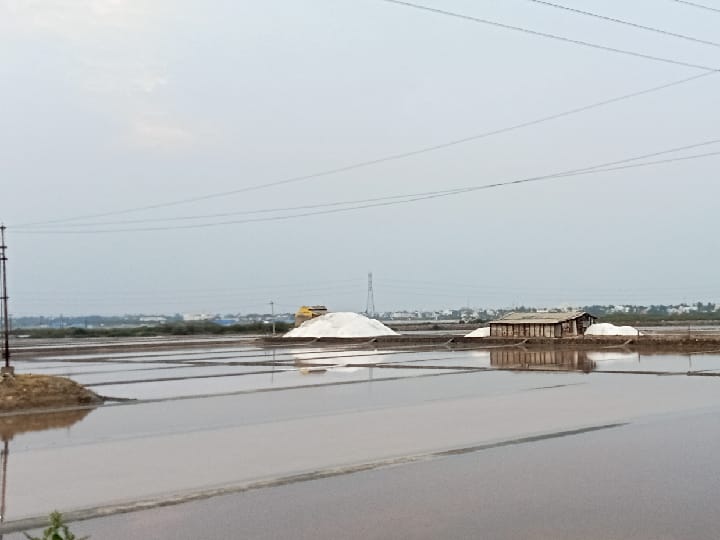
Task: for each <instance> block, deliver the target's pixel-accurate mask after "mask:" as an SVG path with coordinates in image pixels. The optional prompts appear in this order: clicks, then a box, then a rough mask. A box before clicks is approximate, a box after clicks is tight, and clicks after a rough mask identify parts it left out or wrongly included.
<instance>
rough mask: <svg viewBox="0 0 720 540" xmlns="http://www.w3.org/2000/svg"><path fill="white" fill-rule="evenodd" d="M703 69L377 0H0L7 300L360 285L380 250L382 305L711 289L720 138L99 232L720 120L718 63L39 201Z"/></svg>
mask: <svg viewBox="0 0 720 540" xmlns="http://www.w3.org/2000/svg"><path fill="white" fill-rule="evenodd" d="M419 1H420V3H424V5H427V6H433V7H437V8H442V9H445V10H451V11H455V12H459V13H463V14H467V15H471V16H474V17H478V18H483V19H488V20H492V21H497V22H502V23H505V24H509V25H514V26H520V27H525V28H529V29H533V30H536V31H541V32H547V33H553V34H557V35H561V36H565V37H568V38H572V39H579V40H584V41H588V42H593V43H597V44H602V45H605V46H609V47H613V48H617V49H627V50H631V51H635V52H639V53H642V54H646V55H652V56H657V57H663V58H667V59H672V60H677V61H680V62H685V63H689V64H695V65H700V66H706V67H710V68H720V47H717V46H712V45H707V44H700V43H694V42H691V41H688V40H682V39H679V38H674V37H669V36H663V35H659V34H653V33H650V32H646V31H642V30H639V29H633V28H630V27H624V26H620V25H617V24H613V23H610V22H607V21H601V20H597V19H593V18H589V17H584V16H581V15H578V14H573V13H569V12H565V11H561V10H557V9H552V8H550V7H547V6H543V5H538V4H537V3H533V2H530V1H528V0H502V1H500V0H494V1H493V0H419ZM558 2H561V3H564V5H567V6H572V7H574V8H577V9H583V10H587V11H591V12H595V13H600V14H603V15H607V16H612V17H616V18H620V19H623V20H628V21H633V22H636V23H639V24H643V25H646V26H653V27H657V28H661V29H664V30H668V31H672V32H675V33H680V34H685V35H688V36H692V37H694V38H698V39H704V40H710V41H712V40H716V41H720V34H719V33H718V31H717V29H718V28H720V12H713V11H709V10H701V9H699V8H694V7H691V6H688V5H684V4H681V3H679V2H674V1H672V0H636V1H633V2H627V1H625V0H608V1H603V2H600V1H597V0H594V1H593V0H558ZM704 3H705V4H706V5H709V6H715V7H717V8H720V1H719V0H704ZM702 73H704V71H703V70H702V69H700V68H691V67H683V66H679V65H674V64H672V63H666V62H659V61H654V60H650V59H644V58H638V57H631V56H628V55H622V54H618V53H613V52H609V51H601V50H596V49H592V48H588V47H583V46H580V45H577V44H571V43H566V42H560V41H553V40H550V39H547V38H543V37H539V36H536V35H530V34H524V33H520V32H514V31H511V30H508V29H503V28H499V27H493V26H488V25H484V24H477V23H474V22H471V21H468V20H462V19H458V18H452V17H448V16H444V15H441V14H438V13H430V12H425V11H420V10H416V9H412V8H410V7H407V6H401V5H397V4H392V3H388V2H384V1H381V0H300V1H299V0H267V1H263V2H249V1H244V0H233V1H220V0H206V1H202V2H200V1H197V0H196V1H186V0H172V1H171V0H154V1H147V0H0V81H2V84H0V118H2V121H1V122H0V168H1V170H0V188H1V189H0V219H2V220H3V221H4V222H5V223H6V225H8V227H9V229H8V238H7V241H8V245H9V251H8V255H9V272H8V276H9V285H10V296H11V303H10V311H11V313H12V314H15V315H27V314H60V313H64V314H80V313H85V314H88V313H100V314H122V313H138V312H145V313H150V312H156V313H174V312H199V311H205V312H222V313H227V312H257V311H264V312H267V311H269V306H268V302H270V301H271V300H273V301H275V302H276V304H277V309H278V310H280V311H294V310H295V309H296V308H297V306H299V305H301V304H303V303H324V304H327V305H328V307H329V308H330V309H332V310H364V309H365V297H366V285H367V272H369V271H372V272H373V273H374V285H375V303H376V307H377V309H378V310H390V309H401V308H405V309H431V308H443V307H448V306H461V305H467V304H469V305H471V306H473V307H493V306H508V307H509V306H513V305H519V304H525V305H528V304H531V305H537V306H555V305H574V304H586V303H595V302H597V303H671V302H682V301H686V302H693V301H697V300H701V301H720V285H719V281H718V268H719V267H720V250H719V249H718V247H719V246H718V240H717V238H718V231H719V230H720V227H719V225H720V217H719V216H720V211H719V208H718V206H719V205H718V201H719V200H720V185H719V183H718V168H719V166H720V157H718V156H712V157H706V158H703V159H696V160H688V161H679V162H675V163H666V164H663V165H656V166H652V167H644V168H636V169H626V170H619V171H612V172H602V173H598V174H591V175H583V176H577V177H567V178H563V179H559V180H554V181H548V182H537V183H530V184H525V185H514V186H507V187H500V188H497V189H491V190H482V191H475V192H467V193H463V194H460V195H454V196H448V197H444V198H435V199H429V200H421V201H416V202H412V203H408V204H399V205H394V206H390V205H387V206H376V207H370V208H364V209H356V210H352V211H348V212H337V213H325V214H319V215H312V216H305V217H301V218H295V219H283V220H275V221H254V222H246V223H236V224H230V225H222V226H210V227H200V228H174V229H170V230H163V231H130V232H128V231H124V232H123V231H120V232H101V233H98V232H96V231H102V230H108V229H109V230H113V231H116V230H117V229H128V228H152V227H158V226H160V227H166V226H172V227H177V226H180V225H182V226H185V225H190V224H195V225H198V224H208V223H214V222H218V221H233V220H234V221H238V220H247V219H248V218H258V217H271V216H282V215H287V214H289V213H290V214H291V213H299V212H298V211H291V212H288V211H283V212H276V213H260V214H244V215H243V214H237V215H233V216H226V217H222V218H202V219H196V220H173V221H167V222H158V221H150V222H143V223H132V224H130V223H128V224H124V223H118V222H123V221H134V220H157V219H160V218H184V217H188V216H203V215H214V214H225V213H239V212H247V211H255V210H266V209H273V208H284V207H293V206H305V205H317V204H324V203H333V202H336V201H347V200H360V199H369V198H379V197H387V196H392V195H403V194H411V193H419V192H429V191H439V190H447V189H452V188H456V187H464V186H479V185H484V184H492V183H497V182H507V181H512V180H517V179H522V178H526V177H534V176H540V175H546V174H552V173H557V172H561V171H566V170H571V169H579V168H585V167H589V166H594V165H598V164H602V163H605V162H612V161H618V160H623V159H626V158H631V157H634V156H639V155H643V154H649V153H654V152H660V151H663V150H667V149H670V148H675V147H680V146H685V145H692V144H695V143H700V142H704V141H708V140H711V139H720V107H719V106H718V104H719V103H718V96H720V74H718V75H715V74H711V75H709V76H706V77H702V78H699V79H697V80H694V81H691V82H687V83H684V84H679V85H677V86H674V87H671V88H668V89H665V90H662V91H658V92H654V93H650V94H646V95H643V96H639V97H636V98H633V99H627V100H624V101H621V102H617V103H614V104H610V105H607V106H604V107H599V108H595V109H592V110H589V111H586V112H581V113H578V114H573V115H569V116H566V117H563V118H560V119H557V120H553V121H548V122H543V123H539V124H537V125H533V126H530V127H526V128H522V129H516V130H512V131H508V132H505V133H502V134H498V135H494V136H488V137H485V138H482V139H477V140H472V141H469V142H466V143H463V144H457V145H454V146H451V147H448V148H445V149H441V150H437V151H433V152H427V153H424V154H420V155H415V156H411V157H408V158H405V159H396V160H393V161H389V162H384V163H380V164H376V165H372V166H367V167H363V168H359V169H354V170H352V171H348V172H341V173H337V174H328V175H324V176H321V177H317V178H310V179H307V180H304V181H298V182H292V183H288V184H283V185H279V186H274V187H268V188H266V189H258V190H253V191H246V192H242V193H236V194H233V195H227V196H223V197H214V198H208V199H204V200H201V201H197V202H194V203H188V204H180V205H174V206H166V207H160V208H153V209H147V210H143V211H135V212H129V213H123V214H116V215H108V216H105V217H96V218H85V219H84V220H83V221H70V222H65V223H55V224H52V225H47V226H43V227H42V228H38V229H32V228H30V227H23V225H25V224H28V223H35V222H43V221H49V220H62V219H66V218H77V217H79V216H87V215H92V214H105V213H113V212H116V211H122V210H126V209H134V208H138V207H143V206H152V205H158V204H164V203H168V202H173V201H178V200H183V199H188V198H197V197H202V196H205V195H209V194H215V193H222V192H227V191H232V190H241V189H242V188H245V187H249V186H256V185H259V184H267V183H272V182H277V181H282V180H284V179H288V178H293V177H297V176H303V175H311V174H314V173H317V172H321V171H326V170H329V169H334V168H342V167H345V166H348V165H353V164H355V163H359V162H364V161H368V160H374V159H378V158H382V157H385V156H388V155H393V154H399V153H404V152H411V151H414V150H417V149H420V148H424V147H428V146H433V145H439V144H443V143H446V142H449V141H454V140H458V139H462V138H465V137H471V136H474V135H478V134H482V133H485V132H489V131H493V130H498V129H502V128H506V127H509V126H513V125H516V124H520V123H524V122H528V121H532V120H535V119H538V118H542V117H545V116H549V115H554V114H556V113H561V112H563V111H566V110H570V109H573V108H577V107H582V106H584V105H588V104H591V103H595V102H598V101H602V100H606V99H610V98H613V97H616V96H621V95H624V94H628V93H632V92H636V91H641V90H645V89H648V88H652V87H655V86H659V85H663V84H665V83H670V82H673V81H678V80H681V79H684V78H688V77H692V76H694V75H700V74H702ZM714 151H720V144H715V145H710V146H706V147H701V148H698V149H696V150H692V151H686V152H684V153H681V154H672V155H663V156H660V157H658V158H655V159H664V158H668V157H675V156H680V155H692V154H698V153H708V152H714ZM331 208H332V207H331ZM321 210H323V209H321ZM308 212H311V211H304V212H300V213H308ZM102 222H112V223H118V224H111V225H102V226H100V225H96V224H97V223H102ZM78 225H81V226H78ZM33 230H34V231H35V233H34V234H29V233H31V232H33ZM93 231H95V232H93ZM77 232H79V234H78V233H77ZM54 233H60V234H54Z"/></svg>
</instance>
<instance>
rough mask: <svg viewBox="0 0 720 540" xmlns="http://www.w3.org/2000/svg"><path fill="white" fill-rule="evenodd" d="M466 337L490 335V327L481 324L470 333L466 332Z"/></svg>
mask: <svg viewBox="0 0 720 540" xmlns="http://www.w3.org/2000/svg"><path fill="white" fill-rule="evenodd" d="M465 337H490V327H489V326H481V327H480V328H478V329H477V330H473V331H472V332H470V333H469V334H466V335H465Z"/></svg>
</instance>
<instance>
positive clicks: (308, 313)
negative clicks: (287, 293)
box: [295, 306, 328, 327]
mask: <svg viewBox="0 0 720 540" xmlns="http://www.w3.org/2000/svg"><path fill="white" fill-rule="evenodd" d="M327 312H328V310H327V308H326V307H325V306H300V309H298V310H297V313H296V314H295V326H296V327H297V326H300V325H301V324H302V323H304V322H305V321H309V320H310V319H314V318H315V317H320V316H321V315H325V314H326V313H327Z"/></svg>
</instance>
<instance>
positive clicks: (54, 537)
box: [23, 512, 90, 540]
mask: <svg viewBox="0 0 720 540" xmlns="http://www.w3.org/2000/svg"><path fill="white" fill-rule="evenodd" d="M23 534H24V535H25V538H27V539H28V540H88V538H90V537H89V536H83V537H82V538H78V537H77V536H75V535H74V534H73V533H71V532H70V530H69V529H68V526H67V525H65V522H64V521H63V517H62V514H61V513H60V512H53V513H52V514H50V526H49V527H48V528H47V529H45V530H44V531H43V535H42V536H30V535H29V534H28V533H23Z"/></svg>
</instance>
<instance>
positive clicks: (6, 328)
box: [0, 224, 13, 375]
mask: <svg viewBox="0 0 720 540" xmlns="http://www.w3.org/2000/svg"><path fill="white" fill-rule="evenodd" d="M5 229H6V227H5V224H0V274H2V296H0V300H1V301H2V305H0V308H1V309H2V325H3V358H4V360H5V365H4V367H3V368H2V375H12V374H13V369H12V368H11V367H10V321H9V315H8V293H7V265H6V264H5V263H6V261H7V255H6V254H5V250H6V249H7V246H6V245H5Z"/></svg>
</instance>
